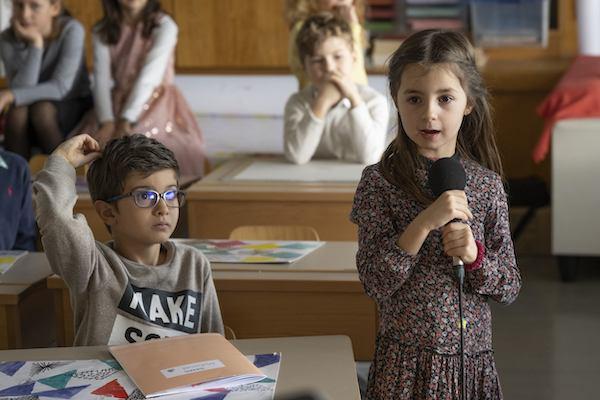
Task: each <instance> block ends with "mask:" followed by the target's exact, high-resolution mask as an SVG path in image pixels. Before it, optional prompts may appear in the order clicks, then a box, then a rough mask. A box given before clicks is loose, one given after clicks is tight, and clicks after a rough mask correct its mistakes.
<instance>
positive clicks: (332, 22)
mask: <svg viewBox="0 0 600 400" xmlns="http://www.w3.org/2000/svg"><path fill="white" fill-rule="evenodd" d="M296 45H297V47H298V54H299V55H300V59H301V60H303V63H304V64H303V65H304V69H305V72H306V75H307V76H308V78H309V80H310V85H309V86H307V87H306V88H304V89H302V90H301V91H299V92H297V93H295V94H293V95H292V96H291V97H290V98H289V100H288V101H287V104H286V106H285V112H284V143H283V145H284V153H285V156H286V158H287V159H288V160H289V161H291V162H293V163H296V164H303V163H306V162H308V161H310V159H311V158H313V156H314V157H319V158H338V159H341V160H344V161H349V162H355V163H361V164H372V163H375V162H377V161H379V159H380V158H381V154H382V153H383V150H384V147H385V138H386V132H387V123H388V115H389V114H388V106H387V100H386V98H385V97H384V96H383V95H382V94H380V93H378V92H377V91H375V90H374V89H372V88H370V87H368V86H365V85H357V84H355V83H354V82H353V80H352V78H351V73H352V66H353V64H354V62H355V60H356V54H355V52H354V50H353V46H352V32H351V30H350V27H349V25H348V23H347V22H346V21H344V20H342V19H340V18H338V17H336V16H334V15H333V14H329V13H320V14H317V15H314V16H312V17H309V18H308V19H307V20H306V22H305V23H304V24H303V25H302V28H300V32H298V38H297V40H296Z"/></svg>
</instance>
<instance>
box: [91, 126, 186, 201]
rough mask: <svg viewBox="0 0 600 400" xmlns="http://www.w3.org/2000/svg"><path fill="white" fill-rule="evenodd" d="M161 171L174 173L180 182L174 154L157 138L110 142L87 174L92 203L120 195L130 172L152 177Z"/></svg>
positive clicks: (119, 139) (120, 139)
mask: <svg viewBox="0 0 600 400" xmlns="http://www.w3.org/2000/svg"><path fill="white" fill-rule="evenodd" d="M164 169H172V170H174V171H175V175H176V176H177V180H179V165H178V164H177V160H176V159H175V155H174V154H173V152H172V151H171V150H169V149H168V148H167V147H166V146H165V145H164V144H162V143H160V142H159V141H158V140H156V139H152V138H149V137H146V136H144V135H141V134H136V135H131V136H125V137H122V138H118V139H113V140H111V141H110V142H108V144H107V145H106V147H105V148H104V150H103V151H102V156H101V157H100V158H98V159H97V160H96V161H94V162H93V163H92V164H91V165H90V168H89V169H88V172H87V181H88V186H89V190H90V196H91V198H92V201H96V200H106V199H109V198H111V197H113V196H118V195H120V194H122V192H123V189H124V188H125V180H126V179H127V176H129V174H130V173H132V172H137V173H140V174H143V175H144V176H148V175H151V174H152V173H154V172H157V171H162V170H164Z"/></svg>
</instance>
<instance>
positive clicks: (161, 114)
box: [72, 85, 204, 177]
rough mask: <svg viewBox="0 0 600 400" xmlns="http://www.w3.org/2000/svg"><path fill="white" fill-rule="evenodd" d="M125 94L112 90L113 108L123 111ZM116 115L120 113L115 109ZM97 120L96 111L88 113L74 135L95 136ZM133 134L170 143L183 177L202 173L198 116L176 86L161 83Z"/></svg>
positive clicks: (202, 157) (202, 155)
mask: <svg viewBox="0 0 600 400" xmlns="http://www.w3.org/2000/svg"><path fill="white" fill-rule="evenodd" d="M125 100H126V96H125V94H124V93H123V92H120V91H118V90H114V91H113V109H115V110H120V109H121V106H122V104H123V103H124V102H125ZM114 114H115V115H119V114H120V112H118V111H115V113H114ZM98 128H99V125H98V120H97V118H96V114H95V112H94V110H91V111H90V112H88V114H87V115H86V116H85V117H84V118H83V120H82V121H81V123H80V124H79V126H78V127H77V128H75V129H74V130H73V132H72V134H80V133H87V134H89V135H92V136H96V133H97V132H98ZM133 132H134V133H141V134H143V135H146V136H148V137H151V138H154V139H156V140H158V141H159V142H161V143H162V144H164V145H165V146H167V147H168V148H169V149H170V150H171V151H173V153H175V157H176V158H177V162H178V163H179V170H180V173H181V175H182V176H194V177H199V176H202V174H203V172H204V141H203V138H202V132H201V131H200V127H199V126H198V123H197V121H196V117H194V114H193V113H192V111H191V110H190V108H189V106H188V104H187V102H186V101H185V99H184V97H183V95H182V94H181V92H180V91H179V89H177V87H176V86H175V85H163V86H159V87H158V88H157V89H156V90H154V92H153V93H152V96H151V97H150V99H149V100H148V101H147V102H146V103H145V104H144V106H143V111H142V114H141V115H140V118H139V119H138V122H137V123H136V124H135V126H134V127H133Z"/></svg>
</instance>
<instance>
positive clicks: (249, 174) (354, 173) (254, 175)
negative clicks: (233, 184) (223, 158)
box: [232, 160, 365, 182]
mask: <svg viewBox="0 0 600 400" xmlns="http://www.w3.org/2000/svg"><path fill="white" fill-rule="evenodd" d="M364 168H365V166H364V165H361V164H350V163H344V162H341V161H338V160H315V161H311V162H309V163H308V164H303V165H295V164H290V163H288V162H286V161H283V160H281V161H272V160H271V161H267V160H264V161H263V160H257V161H254V162H252V163H251V164H250V165H248V166H247V167H246V168H245V169H244V170H242V171H241V172H239V173H238V174H237V175H235V176H234V177H233V178H232V180H235V181H286V182H288V181H292V182H294V181H296V182H358V181H359V180H360V176H361V174H362V170H363V169H364Z"/></svg>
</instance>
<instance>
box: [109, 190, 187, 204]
mask: <svg viewBox="0 0 600 400" xmlns="http://www.w3.org/2000/svg"><path fill="white" fill-rule="evenodd" d="M126 197H133V201H134V203H135V205H136V206H138V207H140V208H154V207H156V205H157V204H158V201H159V200H160V199H163V200H164V201H165V204H166V205H167V207H170V208H179V207H181V206H183V204H184V203H185V192H182V191H180V190H178V189H169V190H167V191H166V192H164V193H158V192H157V191H156V190H151V189H135V190H132V191H131V192H129V193H125V194H120V195H118V196H113V197H111V198H109V199H107V200H106V202H108V203H113V202H115V201H118V200H121V199H124V198H126Z"/></svg>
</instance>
